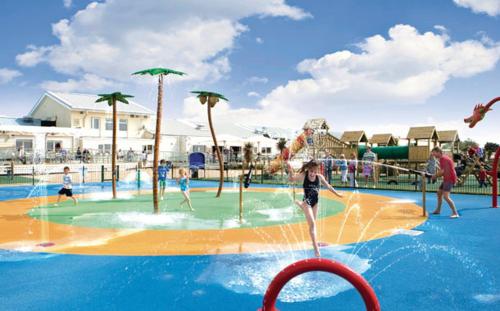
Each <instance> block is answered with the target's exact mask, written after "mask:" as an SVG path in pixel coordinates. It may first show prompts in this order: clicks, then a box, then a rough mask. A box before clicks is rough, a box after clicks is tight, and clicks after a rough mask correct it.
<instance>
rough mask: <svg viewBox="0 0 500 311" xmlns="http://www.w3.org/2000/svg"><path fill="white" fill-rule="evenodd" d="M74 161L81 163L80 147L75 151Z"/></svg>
mask: <svg viewBox="0 0 500 311" xmlns="http://www.w3.org/2000/svg"><path fill="white" fill-rule="evenodd" d="M76 160H77V161H80V163H82V150H81V149H80V147H78V148H77V149H76Z"/></svg>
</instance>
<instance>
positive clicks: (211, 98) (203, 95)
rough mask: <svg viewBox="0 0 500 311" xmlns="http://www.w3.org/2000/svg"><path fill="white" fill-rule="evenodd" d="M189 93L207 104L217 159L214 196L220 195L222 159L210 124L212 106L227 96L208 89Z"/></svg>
mask: <svg viewBox="0 0 500 311" xmlns="http://www.w3.org/2000/svg"><path fill="white" fill-rule="evenodd" d="M191 93H193V94H197V97H198V98H199V99H200V103H201V104H202V105H204V104H207V101H208V104H207V111H208V125H209V127H210V133H211V134H212V139H213V141H214V145H215V152H216V153H217V160H218V161H219V189H218V190H217V195H216V196H215V197H216V198H218V197H220V193H221V192H222V184H223V183H224V161H223V159H222V155H221V153H220V150H219V145H217V138H216V137H215V131H214V127H213V125H212V108H213V107H215V105H216V104H217V102H218V101H219V99H223V100H225V101H227V98H226V97H224V95H222V94H218V93H214V92H208V91H192V92H191Z"/></svg>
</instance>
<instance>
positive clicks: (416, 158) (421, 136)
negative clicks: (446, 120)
mask: <svg viewBox="0 0 500 311" xmlns="http://www.w3.org/2000/svg"><path fill="white" fill-rule="evenodd" d="M407 139H408V146H409V151H408V161H409V162H415V163H419V162H426V161H427V159H429V155H430V151H431V149H432V148H434V147H435V146H437V145H438V144H439V135H438V133H437V131H436V127H435V126H417V127H411V128H410V130H409V131H408V135H407Z"/></svg>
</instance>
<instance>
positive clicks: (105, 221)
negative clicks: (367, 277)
mask: <svg viewBox="0 0 500 311" xmlns="http://www.w3.org/2000/svg"><path fill="white" fill-rule="evenodd" d="M243 198H244V200H243V202H244V203H243V204H244V214H243V218H244V222H243V223H242V224H240V223H239V221H238V215H239V205H238V202H239V193H238V192H225V193H224V192H223V194H222V195H221V197H220V198H215V192H212V191H204V192H191V200H192V204H193V207H194V209H195V210H194V212H191V211H190V210H189V207H188V206H187V205H186V204H184V205H183V206H182V207H181V206H180V205H179V203H180V202H181V201H182V200H183V199H184V198H183V197H182V194H181V193H180V192H174V193H167V194H166V196H165V200H163V201H160V211H161V213H160V214H153V202H152V195H151V194H149V195H139V196H132V197H130V198H128V199H115V200H102V199H100V200H88V199H87V200H81V201H80V202H79V204H78V205H77V206H74V205H73V202H72V201H71V200H68V201H66V202H63V203H62V204H60V206H58V207H54V206H52V205H49V206H41V207H37V208H34V209H32V210H31V211H30V212H29V213H28V215H29V216H31V217H33V218H36V219H40V220H46V221H50V222H54V223H60V224H67V225H72V226H79V227H92V228H116V229H156V230H169V229H170V230H197V229H198V230H199V229H204V230H206V229H229V228H252V227H262V226H275V225H284V224H291V223H298V222H303V221H305V217H304V214H303V212H302V211H301V210H300V208H299V207H297V206H296V205H295V204H294V203H293V199H292V196H291V193H289V192H283V191H277V192H256V191H254V192H252V191H245V192H244V196H243ZM297 198H298V199H301V198H302V196H301V195H297ZM344 207H345V206H344V205H343V204H342V203H341V202H339V201H336V200H333V199H328V198H325V197H322V198H321V199H320V208H319V212H318V218H322V217H327V216H332V215H335V214H337V213H340V212H341V211H342V210H343V209H344Z"/></svg>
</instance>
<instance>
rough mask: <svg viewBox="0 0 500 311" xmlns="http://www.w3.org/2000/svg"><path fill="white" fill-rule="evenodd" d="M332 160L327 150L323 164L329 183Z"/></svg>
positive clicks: (330, 180) (330, 181)
mask: <svg viewBox="0 0 500 311" xmlns="http://www.w3.org/2000/svg"><path fill="white" fill-rule="evenodd" d="M333 162H334V160H333V157H332V154H331V153H330V152H329V151H327V152H326V156H325V161H324V164H325V175H326V179H327V180H328V183H329V184H331V183H332V172H333Z"/></svg>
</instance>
